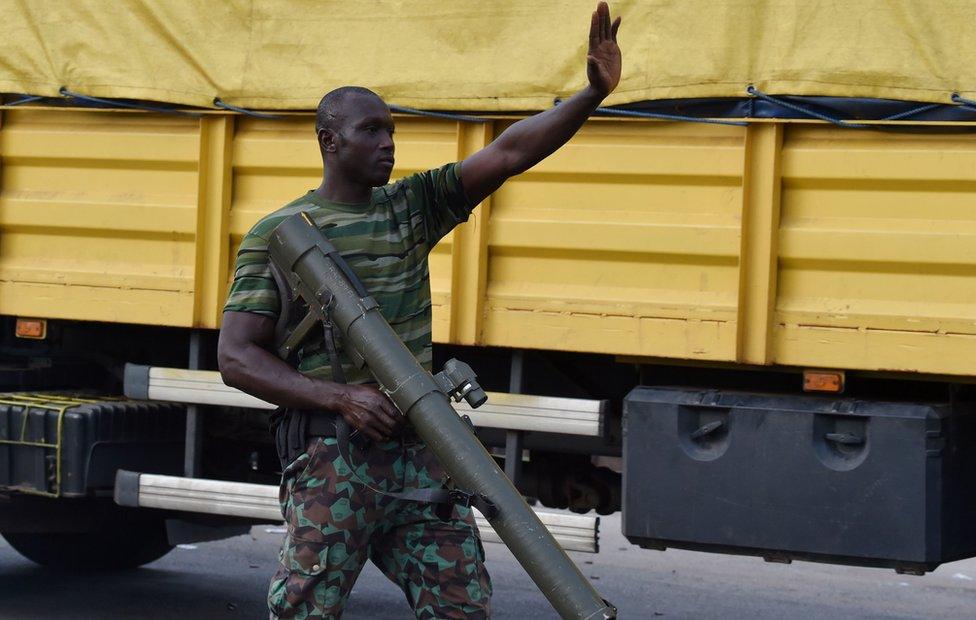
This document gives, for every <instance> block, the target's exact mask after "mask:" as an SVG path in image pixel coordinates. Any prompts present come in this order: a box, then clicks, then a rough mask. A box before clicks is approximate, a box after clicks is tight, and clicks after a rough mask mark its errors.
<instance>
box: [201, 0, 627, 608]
mask: <svg viewBox="0 0 976 620" xmlns="http://www.w3.org/2000/svg"><path fill="white" fill-rule="evenodd" d="M619 24H620V18H619V17H618V18H617V19H616V20H615V21H611V19H610V12H609V9H608V8H607V5H606V3H603V2H601V3H600V5H599V6H598V7H597V10H596V11H595V12H594V13H593V16H592V21H591V24H590V37H589V49H588V54H587V65H586V67H587V68H586V72H587V77H588V80H589V84H588V86H587V87H586V88H584V89H583V90H582V91H580V92H579V93H577V94H576V95H574V96H573V97H571V98H569V99H566V100H565V101H563V102H562V103H560V104H559V105H558V106H557V107H555V108H553V109H551V110H547V111H546V112H543V113H541V114H537V115H535V116H532V117H530V118H527V119H524V120H522V121H519V122H518V123H515V124H514V125H512V126H511V127H509V128H508V129H507V130H505V132H503V133H502V134H501V135H500V136H499V137H498V138H497V139H496V140H495V141H494V142H492V143H491V144H489V145H488V146H487V147H485V148H484V149H482V150H481V151H479V152H478V153H475V154H474V155H472V156H471V157H469V158H467V159H465V160H464V161H462V162H457V163H452V164H447V165H445V166H442V167H440V168H435V169H432V170H428V171H426V172H422V173H418V174H415V175H412V176H408V177H406V178H403V179H401V180H399V181H397V182H396V183H393V184H389V178H390V174H391V172H392V170H393V162H394V143H393V131H394V123H393V118H392V116H391V115H390V110H389V108H388V107H387V106H386V104H385V103H383V101H382V100H381V99H380V98H379V97H378V96H377V95H376V94H375V93H372V92H371V91H368V90H366V89H364V88H358V87H344V88H340V89H337V90H335V91H332V92H330V93H328V94H327V95H326V96H325V97H323V99H322V102H321V103H320V104H319V108H318V113H317V115H316V135H317V137H318V143H319V148H320V150H321V153H322V160H323V167H324V170H325V172H326V174H324V175H323V180H322V183H321V185H319V187H318V188H317V189H315V190H313V191H310V192H308V193H307V194H306V195H304V196H302V197H300V198H298V199H296V200H294V201H293V202H291V203H290V204H288V205H286V206H285V207H283V208H282V209H279V210H278V211H276V212H274V213H272V214H270V215H268V216H266V217H265V218H263V219H261V220H260V221H259V222H258V223H257V224H256V225H255V226H254V227H253V228H252V229H251V231H250V232H249V233H248V234H247V235H246V236H245V238H244V240H243V241H242V243H241V248H240V250H239V252H238V255H237V265H236V269H235V276H234V283H233V285H232V287H231V291H230V294H229V297H228V300H227V304H226V305H225V308H224V318H223V326H222V328H221V333H220V343H219V346H218V361H219V364H220V369H221V374H222V376H223V379H224V381H225V382H226V383H227V384H228V385H232V386H234V387H237V388H240V389H242V390H244V391H245V392H248V393H250V394H253V395H255V396H257V397H258V398H261V399H264V400H266V401H269V402H273V403H275V404H277V405H279V406H281V407H283V408H284V409H285V410H286V411H289V412H295V411H298V410H304V411H311V412H314V413H313V415H316V416H333V417H334V416H336V415H341V416H342V418H343V419H344V420H345V421H346V423H347V424H348V425H349V426H351V427H352V428H353V429H355V431H354V432H355V433H356V434H357V435H358V437H356V440H355V441H350V442H349V444H348V445H347V446H346V447H345V448H342V446H340V445H339V443H338V440H337V439H336V437H335V433H320V434H318V435H316V436H313V437H310V438H309V440H308V442H307V444H305V451H304V452H303V453H301V454H300V456H298V457H297V458H296V459H294V460H293V461H292V462H291V463H289V464H288V465H287V467H286V468H285V470H284V472H283V475H282V484H281V505H282V512H283V514H284V517H285V521H286V525H287V528H288V533H287V535H286V537H285V541H284V543H283V545H282V550H281V562H280V565H279V568H278V571H277V572H276V574H275V576H274V578H273V580H272V582H271V588H270V592H269V597H268V603H269V607H270V610H271V615H272V617H280V618H338V617H339V616H340V615H341V613H342V609H343V607H344V605H345V601H346V599H347V597H348V595H349V592H350V590H351V589H352V586H353V584H354V583H355V580H356V578H357V576H358V575H359V572H360V570H361V569H362V567H363V565H364V564H365V562H366V560H367V559H370V560H372V561H373V562H374V563H375V564H376V565H377V566H378V567H379V568H380V570H382V571H383V573H384V574H385V575H387V577H389V578H390V580H392V581H393V582H394V583H396V584H397V585H398V586H399V587H400V588H401V589H402V590H403V592H404V594H405V595H406V598H407V601H408V602H409V603H410V605H411V607H412V608H413V611H414V613H415V614H416V616H417V617H418V618H485V617H488V615H489V610H490V607H489V599H490V595H491V582H490V579H489V577H488V573H487V571H486V570H485V567H484V551H483V549H482V547H481V542H480V539H479V536H478V531H477V528H476V527H475V524H474V519H473V516H472V513H471V510H470V509H469V508H465V507H461V506H453V507H450V510H448V511H444V510H443V509H441V508H439V507H438V506H436V505H431V504H423V503H417V502H411V501H406V500H402V499H396V498H393V497H391V496H389V495H386V494H385V493H388V492H399V491H404V490H411V489H427V488H443V486H444V483H445V476H444V472H443V470H442V469H441V467H440V464H439V463H438V462H437V460H436V459H435V458H434V456H433V455H432V453H431V452H430V451H429V450H428V449H427V448H426V446H425V444H424V442H423V441H422V440H421V439H420V438H419V437H417V436H416V434H415V433H414V432H413V431H412V429H411V427H410V426H409V424H407V423H406V419H405V417H404V416H402V415H401V414H400V412H399V411H397V409H396V407H395V406H394V405H393V403H392V402H391V401H390V400H389V399H388V398H387V397H386V395H385V394H384V393H383V392H381V391H380V390H379V389H378V388H377V387H376V384H375V382H374V380H373V378H372V377H371V376H370V375H369V374H368V373H366V372H363V371H360V370H358V369H356V368H355V366H354V365H353V364H351V363H350V360H349V358H348V357H347V356H346V355H345V354H344V353H343V352H342V350H341V343H340V344H339V353H340V355H339V357H340V362H341V365H342V370H343V374H344V375H345V379H346V382H345V383H340V382H336V381H334V380H333V379H334V377H333V376H332V366H331V364H330V362H329V358H328V351H327V350H326V348H325V347H324V346H323V339H322V338H310V339H308V340H307V341H306V342H305V343H304V344H303V345H302V346H301V348H300V350H299V352H298V364H297V368H293V367H292V366H290V365H289V364H287V363H285V362H284V361H282V360H280V359H279V358H277V357H276V356H275V355H274V353H273V351H274V350H275V347H274V339H275V323H276V320H277V318H278V316H279V313H280V312H281V300H279V297H278V292H277V287H276V285H275V282H274V279H273V276H272V274H271V271H270V267H269V262H268V235H269V234H270V232H271V231H272V230H273V229H274V228H275V227H276V226H277V224H278V223H280V222H281V221H282V220H283V219H284V218H285V217H287V216H288V215H291V214H293V213H297V212H299V211H305V212H307V213H308V215H309V216H310V217H311V218H312V220H313V221H314V222H315V224H316V225H317V226H318V227H319V228H320V229H321V230H322V231H323V232H324V233H325V235H326V236H327V237H329V239H330V240H331V241H332V242H333V244H335V246H336V247H337V248H338V250H339V251H340V253H341V254H342V256H343V257H344V258H345V259H346V261H347V262H348V263H349V264H350V265H351V266H352V268H353V270H354V271H355V272H356V274H357V275H358V276H359V277H360V279H361V280H362V281H363V283H364V284H365V286H366V288H367V289H368V290H369V292H370V294H371V295H372V296H373V297H374V298H375V299H376V301H377V302H378V303H379V305H380V309H381V312H382V314H383V316H384V317H385V318H386V319H387V321H388V322H389V323H390V325H391V326H392V327H393V328H394V329H395V330H396V332H397V333H398V335H399V336H400V337H401V339H403V341H404V343H405V344H406V345H407V346H408V348H409V349H410V350H411V351H412V352H413V353H414V355H415V356H416V357H417V359H418V360H419V361H420V362H421V363H422V364H423V365H424V366H425V367H426V368H427V369H428V370H429V369H430V367H431V305H430V281H429V272H428V268H427V255H428V254H429V252H430V251H431V249H432V248H433V247H434V245H435V244H436V243H437V241H438V240H439V239H441V238H442V237H443V236H444V235H446V234H447V233H448V232H450V231H451V230H452V229H453V228H454V226H456V225H457V224H459V223H461V222H463V221H465V220H466V219H467V217H468V214H469V213H470V212H471V210H472V209H473V208H474V206H475V205H477V204H478V203H479V202H481V201H482V200H483V199H484V198H485V197H487V196H488V195H489V194H491V193H492V192H493V191H495V190H496V189H497V188H498V187H499V186H501V184H502V183H503V182H504V181H505V180H506V179H508V178H509V177H511V176H513V175H516V174H519V173H521V172H524V171H525V170H527V169H528V168H530V167H532V166H533V165H535V164H536V163H538V162H539V161H541V160H542V159H543V158H545V157H546V156H548V155H549V154H550V153H552V152H553V151H555V150H556V149H557V148H559V147H560V146H561V145H562V144H564V143H565V142H566V141H567V140H569V139H570V138H571V137H572V136H573V134H575V133H576V131H577V130H578V129H579V128H580V127H581V126H582V124H583V123H584V122H585V120H586V118H587V117H588V116H589V115H590V114H591V113H592V112H593V111H594V110H595V109H596V108H597V107H598V106H599V105H600V103H601V102H602V100H603V99H604V98H605V97H606V96H607V95H608V94H609V93H610V92H611V91H612V90H613V89H614V87H616V85H617V82H618V81H619V79H620V68H621V62H620V50H619V48H618V47H617V43H616V37H617V28H618V27H619ZM343 455H345V456H346V457H348V458H344V457H343Z"/></svg>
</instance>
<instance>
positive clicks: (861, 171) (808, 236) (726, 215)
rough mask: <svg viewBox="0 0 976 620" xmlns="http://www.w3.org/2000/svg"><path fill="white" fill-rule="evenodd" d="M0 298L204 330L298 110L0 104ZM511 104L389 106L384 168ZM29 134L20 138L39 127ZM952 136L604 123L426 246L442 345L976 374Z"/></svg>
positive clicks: (965, 232) (36, 308) (471, 139)
mask: <svg viewBox="0 0 976 620" xmlns="http://www.w3.org/2000/svg"><path fill="white" fill-rule="evenodd" d="M2 120H3V124H2V125H0V157H2V165H3V168H2V187H0V313H3V314H17V315H30V316H39V317H50V318H67V319H81V320H99V321H115V322H121V323H143V324H160V325H178V326H184V327H191V326H202V327H213V326H216V325H217V324H218V321H219V313H220V310H221V306H222V304H223V297H224V295H225V294H226V286H227V284H228V282H229V280H230V278H231V277H232V267H233V263H234V254H235V252H236V250H237V246H238V244H239V243H240V239H241V237H242V236H243V235H244V234H245V233H246V231H247V230H248V229H249V228H250V226H251V225H253V223H254V222H255V221H257V219H258V218H260V217H262V216H263V215H265V214H267V213H270V212H271V211H273V210H275V209H277V208H278V207H280V206H282V205H283V204H285V203H287V202H289V201H290V200H292V199H294V198H295V197H297V196H299V195H301V194H303V193H304V192H306V191H308V190H310V189H313V188H314V187H316V186H317V185H318V183H319V180H320V174H321V160H320V156H319V153H318V151H317V148H316V145H315V141H314V139H313V135H314V133H313V131H312V126H313V125H312V123H313V121H312V117H311V115H308V114H300V115H294V116H291V117H288V118H287V119H284V120H277V121H270V120H262V119H250V118H242V117H231V116H229V115H227V116H225V115H211V116H208V117H206V118H204V119H203V120H200V119H190V118H169V117H159V116H155V115H150V114H141V113H128V112H107V111H97V112H95V111H93V112H86V111H73V110H19V109H12V110H6V111H4V116H3V119H2ZM508 123H509V121H501V120H498V121H494V122H493V124H492V125H485V126H482V125H459V124H458V123H456V122H454V121H442V120H432V119H426V118H398V131H397V144H398V151H397V169H396V170H395V171H394V176H395V177H396V176H402V175H404V174H409V173H412V172H414V171H418V170H424V169H427V168H430V167H434V166H438V165H441V164H443V163H445V162H446V161H451V160H454V159H457V158H461V157H464V156H465V155H467V154H468V153H471V152H473V151H474V150H476V149H477V148H480V146H481V145H483V144H486V143H487V142H488V141H489V140H490V139H491V138H492V137H493V136H494V135H496V133H497V132H500V131H502V130H503V129H504V128H505V127H506V126H507V125H508ZM35 138H36V139H35ZM974 170H976V143H974V142H973V141H972V139H971V136H969V135H966V134H958V135H957V134H938V135H934V134H927V135H926V134H923V135H918V134H901V133H890V132H886V133H880V132H866V131H849V130H842V129H837V128H833V127H827V126H824V125H820V124H777V123H761V124H755V125H753V126H751V127H749V128H747V129H742V128H737V127H723V126H706V125H689V124H675V123H659V122H635V121H620V120H606V119H600V120H595V121H593V122H590V123H588V124H587V125H586V127H584V129H583V130H582V131H581V132H580V134H579V135H578V136H576V137H575V138H574V139H573V140H572V141H571V142H570V144H569V145H567V147H566V148H565V149H563V150H560V151H558V152H557V153H556V154H555V155H553V157H551V158H549V159H548V160H546V161H545V162H543V163H542V164H540V165H539V166H537V167H536V168H534V169H533V170H531V171H529V172H527V173H526V174H523V175H520V176H519V177H517V178H515V179H512V180H510V181H509V182H508V183H507V184H506V185H504V186H503V187H502V188H501V189H500V190H499V191H498V192H496V193H495V194H494V196H492V198H491V202H490V204H485V205H482V206H481V207H479V208H478V210H476V212H475V214H474V215H473V216H472V218H471V220H470V221H469V222H468V223H467V224H465V225H464V226H462V227H460V228H459V229H457V230H456V231H455V232H454V233H452V234H450V235H448V236H447V237H446V238H445V239H443V240H442V241H441V243H439V244H438V246H437V247H436V248H435V249H434V251H433V253H432V255H431V288H432V303H433V308H434V338H435V340H436V341H438V342H453V343H461V344H480V345H490V346H504V347H529V348H540V349H556V350H569V351H589V352H599V353H610V354H616V355H629V356H635V357H653V358H657V359H662V358H664V359H667V358H670V359H698V360H710V361H717V362H726V363H728V364H734V363H749V364H786V365H798V366H826V367H835V368H852V369H857V368H862V369H871V370H895V371H902V372H905V371H907V372H925V373H939V374H946V375H951V374H956V375H960V374H962V375H964V374H976V366H974V365H976V361H974V360H976V211H974V209H973V198H972V197H973V195H974V194H976V173H974V172H973V171H974Z"/></svg>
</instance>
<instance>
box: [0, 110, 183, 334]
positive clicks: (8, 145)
mask: <svg viewBox="0 0 976 620" xmlns="http://www.w3.org/2000/svg"><path fill="white" fill-rule="evenodd" d="M196 126H197V122H196V121H194V120H192V119H182V118H169V117H159V116H155V115H148V114H140V113H118V112H114V113H106V112H76V111H67V110H10V111H7V112H6V113H5V117H4V125H3V128H2V130H0V154H2V156H3V164H4V167H3V178H2V183H3V185H2V191H0V312H2V313H4V314H27V315H33V316H40V317H52V318H72V319H83V320H98V321H119V322H128V323H150V324H165V325H188V324H189V322H190V320H191V314H192V291H193V275H194V274H193V235H194V233H195V227H196V225H195V221H194V219H195V217H194V207H195V202H196V195H197V187H196V173H195V167H196V157H197V153H196V150H197V139H196V134H197V131H196Z"/></svg>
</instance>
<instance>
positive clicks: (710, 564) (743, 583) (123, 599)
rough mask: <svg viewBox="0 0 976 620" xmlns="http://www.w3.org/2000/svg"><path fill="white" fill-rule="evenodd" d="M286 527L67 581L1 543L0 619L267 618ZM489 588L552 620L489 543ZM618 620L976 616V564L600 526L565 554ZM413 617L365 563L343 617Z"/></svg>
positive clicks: (497, 609)
mask: <svg viewBox="0 0 976 620" xmlns="http://www.w3.org/2000/svg"><path fill="white" fill-rule="evenodd" d="M281 537H282V529H281V528H280V527H274V526H262V527H255V528H253V529H252V530H251V534H250V535H249V536H239V537H237V538H233V539H230V540H224V541H218V542H211V543H200V544H198V545H185V546H182V547H179V548H177V549H175V550H174V551H173V552H172V553H170V554H169V555H167V556H166V557H164V558H162V559H160V560H158V561H156V562H154V563H152V564H150V565H147V566H146V567H143V568H141V569H138V570H133V571H128V572H124V573H96V572H89V573H81V574H78V573H68V572H63V571H57V570H51V569H45V568H40V567H38V566H36V565H34V564H32V563H31V562H29V561H28V560H25V559H23V558H21V557H20V556H19V555H17V553H16V552H15V551H13V550H12V549H11V548H10V547H9V546H8V545H7V544H6V543H4V542H2V540H0V618H18V619H19V618H31V619H34V618H38V619H47V618H51V619H54V618H58V619H63V618H98V619H100V618H153V619H168V618H173V619H180V620H196V619H203V618H207V619H213V618H218V619H219V618H267V610H266V607H265V603H264V596H265V592H266V589H267V584H268V580H269V578H270V576H271V573H272V572H273V571H274V567H275V563H276V561H277V552H278V546H279V544H280V542H281ZM485 549H486V553H487V555H488V561H487V564H488V569H489V571H490V572H491V576H492V581H493V583H494V591H495V593H494V596H493V598H492V606H493V617H494V618H497V619H503V618H504V619H509V618H529V617H532V618H555V617H556V615H555V614H554V613H553V611H552V609H551V608H550V607H549V605H548V603H547V602H546V600H545V599H544V598H543V597H542V595H541V594H540V593H539V592H538V590H537V589H536V588H535V585H533V583H532V582H531V580H529V579H528V577H527V576H526V575H525V573H524V572H523V571H522V569H521V567H520V566H519V565H518V564H517V563H516V562H515V560H514V558H513V557H512V555H511V553H509V552H508V550H507V549H506V548H505V547H504V546H502V545H499V544H488V545H485ZM571 555H572V557H573V558H574V560H575V561H576V562H577V563H578V564H579V565H580V567H581V568H582V569H583V572H584V574H586V575H587V577H589V578H590V579H591V580H592V581H593V583H594V585H595V586H596V587H597V589H598V590H599V591H600V592H601V593H602V594H603V595H604V596H605V597H606V598H607V599H609V600H611V601H612V602H613V603H614V604H616V605H617V607H618V608H619V610H620V617H621V618H695V619H700V618H705V619H707V618H715V619H721V620H730V619H736V618H747V619H749V620H761V619H767V618H768V619H774V618H775V619H780V618H823V619H829V620H836V619H838V618H845V619H847V618H852V619H860V618H865V619H868V618H872V619H873V618H952V619H957V618H958V619H960V620H963V619H965V620H972V619H974V618H976V559H973V560H965V561H961V562H954V563H952V564H946V565H943V566H941V567H940V568H939V569H938V570H936V571H935V572H933V573H930V574H928V575H926V576H924V577H913V576H905V575H898V574H897V573H895V572H894V571H893V570H883V569H869V568H854V567H844V566H831V565H824V564H813V563H806V562H794V563H793V564H791V565H783V564H769V563H765V562H763V561H762V560H761V559H757V558H746V557H735V556H723V555H713V554H704V553H694V552H688V551H677V550H668V551H665V552H659V551H647V550H642V549H640V548H638V547H634V546H632V545H630V544H629V543H628V542H627V541H626V540H625V539H624V538H623V536H622V535H621V534H620V518H619V515H615V516H612V517H604V518H603V521H602V524H601V551H600V553H599V554H587V553H575V552H574V553H571ZM343 617H344V618H346V619H352V620H367V619H368V620H384V619H400V618H409V617H411V613H410V610H409V608H408V607H407V604H406V602H405V600H404V598H403V595H402V594H401V593H400V591H399V590H398V589H397V588H396V587H395V586H393V585H392V584H391V583H390V582H388V581H387V580H386V578H385V577H383V576H382V575H381V574H380V573H379V571H377V570H376V569H375V568H374V567H373V566H372V565H368V566H367V568H366V570H364V571H363V574H362V575H361V576H360V578H359V581H358V582H357V583H356V586H355V588H354V590H353V594H352V597H351V600H350V603H349V606H348V607H347V612H346V614H345V615H344V616H343Z"/></svg>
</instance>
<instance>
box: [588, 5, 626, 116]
mask: <svg viewBox="0 0 976 620" xmlns="http://www.w3.org/2000/svg"><path fill="white" fill-rule="evenodd" d="M618 28H620V17H617V19H615V20H613V23H611V22H610V7H608V6H607V3H606V2H601V3H600V4H598V5H597V7H596V10H595V11H593V17H592V18H591V19H590V46H589V49H588V50H587V52H586V77H587V78H588V79H589V80H590V86H592V87H593V88H594V89H595V90H596V91H597V92H598V93H600V94H601V95H602V96H604V97H606V96H607V95H609V94H610V93H611V92H613V89H614V88H616V87H617V83H618V82H620V48H619V47H618V46H617V29H618Z"/></svg>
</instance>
